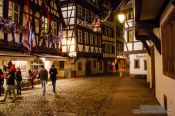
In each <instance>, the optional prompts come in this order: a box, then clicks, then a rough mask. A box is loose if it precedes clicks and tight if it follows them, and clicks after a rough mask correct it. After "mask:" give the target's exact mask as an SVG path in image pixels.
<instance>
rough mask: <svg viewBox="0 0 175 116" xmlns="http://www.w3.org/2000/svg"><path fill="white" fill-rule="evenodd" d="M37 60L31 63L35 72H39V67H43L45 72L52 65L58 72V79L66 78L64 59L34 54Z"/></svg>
mask: <svg viewBox="0 0 175 116" xmlns="http://www.w3.org/2000/svg"><path fill="white" fill-rule="evenodd" d="M34 55H35V56H37V58H36V59H35V60H34V62H33V63H32V67H33V69H35V70H38V71H39V70H40V66H41V65H44V66H45V69H46V70H47V71H49V70H50V68H51V66H52V65H54V66H55V68H56V69H57V71H58V75H57V76H58V77H68V76H67V74H68V73H67V69H66V67H65V64H66V61H67V60H66V59H67V58H66V57H62V56H57V55H50V54H34Z"/></svg>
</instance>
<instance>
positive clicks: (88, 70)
mask: <svg viewBox="0 0 175 116" xmlns="http://www.w3.org/2000/svg"><path fill="white" fill-rule="evenodd" d="M89 74H91V61H87V62H86V75H89Z"/></svg>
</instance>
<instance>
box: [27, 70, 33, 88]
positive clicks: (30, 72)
mask: <svg viewBox="0 0 175 116" xmlns="http://www.w3.org/2000/svg"><path fill="white" fill-rule="evenodd" d="M28 73H29V80H30V83H31V85H32V89H33V88H34V82H33V80H34V76H33V73H32V71H31V70H28Z"/></svg>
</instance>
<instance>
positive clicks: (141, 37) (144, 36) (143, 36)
mask: <svg viewBox="0 0 175 116" xmlns="http://www.w3.org/2000/svg"><path fill="white" fill-rule="evenodd" d="M136 39H137V40H150V38H149V37H148V36H147V35H136Z"/></svg>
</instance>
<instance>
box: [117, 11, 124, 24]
mask: <svg viewBox="0 0 175 116" xmlns="http://www.w3.org/2000/svg"><path fill="white" fill-rule="evenodd" d="M118 20H119V22H120V23H123V22H124V21H125V14H123V13H120V14H118Z"/></svg>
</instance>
